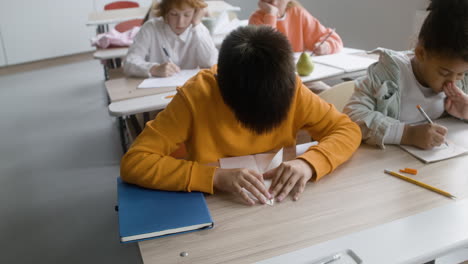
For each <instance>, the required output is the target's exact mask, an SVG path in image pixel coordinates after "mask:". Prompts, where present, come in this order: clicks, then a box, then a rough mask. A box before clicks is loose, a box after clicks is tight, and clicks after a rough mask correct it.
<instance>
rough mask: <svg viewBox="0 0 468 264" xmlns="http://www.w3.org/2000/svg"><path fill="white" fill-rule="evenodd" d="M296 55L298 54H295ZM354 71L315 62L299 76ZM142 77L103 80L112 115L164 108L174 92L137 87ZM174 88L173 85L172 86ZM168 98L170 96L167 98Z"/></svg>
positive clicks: (316, 78)
mask: <svg viewBox="0 0 468 264" xmlns="http://www.w3.org/2000/svg"><path fill="white" fill-rule="evenodd" d="M359 51H361V53H362V52H364V51H362V50H357V49H344V51H343V53H344V54H352V55H356V56H358V55H357V54H358V53H359ZM295 56H296V57H298V54H296V55H295ZM366 68H367V67H364V66H363V67H362V68H360V69H359V71H364V70H365V69H366ZM356 72H358V71H354V72H345V71H344V70H342V69H338V68H334V67H331V66H327V65H323V64H320V63H317V64H316V65H315V70H314V72H312V74H311V75H309V76H304V77H301V79H302V81H303V82H310V81H320V80H325V79H328V78H337V77H345V76H347V75H348V74H355V73H356ZM141 81H143V79H138V78H121V79H115V80H109V81H106V82H105V85H106V89H107V92H108V94H109V97H110V100H111V104H109V113H110V114H111V115H113V116H127V115H133V114H137V113H143V112H146V111H154V110H160V109H164V108H165V107H166V105H167V104H168V103H169V102H170V100H168V98H166V96H168V95H171V94H175V92H173V93H164V94H163V95H158V94H155V93H157V89H137V88H136V87H137V86H138V84H139V83H140V82H141ZM174 90H175V87H174ZM169 99H170V98H169Z"/></svg>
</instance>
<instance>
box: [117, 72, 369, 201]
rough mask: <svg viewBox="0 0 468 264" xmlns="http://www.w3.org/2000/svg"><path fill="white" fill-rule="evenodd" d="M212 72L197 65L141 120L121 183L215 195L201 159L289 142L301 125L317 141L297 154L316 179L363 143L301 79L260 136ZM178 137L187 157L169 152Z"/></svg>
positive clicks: (210, 174)
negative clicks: (278, 117)
mask: <svg viewBox="0 0 468 264" xmlns="http://www.w3.org/2000/svg"><path fill="white" fill-rule="evenodd" d="M214 74H215V70H213V69H210V70H202V71H201V72H200V73H199V74H198V75H196V76H195V77H193V78H192V79H190V80H189V81H188V82H187V83H186V84H185V85H184V86H182V87H180V88H179V89H178V93H177V94H176V96H175V97H174V98H173V100H172V102H171V103H169V105H168V106H167V108H166V109H165V110H164V111H162V112H161V113H159V114H158V116H157V117H156V119H155V120H153V121H150V122H148V123H147V124H146V127H145V129H144V130H143V132H142V133H141V134H140V135H139V136H138V137H137V139H136V140H135V142H134V143H133V145H132V146H131V148H130V149H129V150H128V152H127V153H126V154H125V156H124V157H123V158H122V161H121V167H120V174H121V177H122V179H123V180H124V181H126V182H129V183H134V184H137V185H140V186H143V187H146V188H153V189H161V190H171V191H202V192H206V193H213V192H214V191H213V175H214V172H215V169H216V167H213V166H206V165H203V164H206V163H212V162H217V161H218V159H219V158H223V157H232V156H243V155H249V154H256V153H261V152H267V151H271V150H274V149H279V148H281V147H283V146H292V145H294V144H295V140H296V134H297V132H298V130H299V129H306V130H307V131H308V132H309V133H310V135H311V136H312V138H313V139H314V140H318V141H320V143H319V144H318V145H317V146H313V147H311V148H310V149H309V150H308V151H307V152H306V153H304V154H303V155H302V156H300V158H301V159H304V160H305V161H307V162H308V163H309V164H310V165H311V166H313V168H314V169H315V172H316V179H319V178H320V177H322V176H323V175H325V174H327V173H329V172H331V171H333V170H334V169H335V168H336V167H337V166H338V165H340V164H341V163H343V162H344V161H346V160H347V159H348V158H349V157H351V155H352V153H353V152H354V151H355V150H356V149H357V147H358V146H359V144H360V143H361V131H360V130H359V127H358V126H357V125H356V124H355V123H353V122H352V121H351V120H350V119H349V118H348V116H347V115H345V114H342V113H340V112H339V111H337V110H336V109H335V108H334V107H332V106H331V105H330V104H328V103H326V102H325V101H323V100H321V99H320V98H319V97H318V96H317V95H315V94H314V93H312V92H311V91H310V90H309V89H307V88H306V87H305V86H303V85H302V83H301V79H300V78H299V77H298V78H297V87H296V89H297V90H296V93H295V95H294V97H293V102H292V105H291V109H290V111H289V113H288V115H287V118H286V120H285V121H284V122H283V123H282V124H281V125H280V126H279V127H278V128H276V129H274V130H273V131H271V132H270V133H267V134H262V135H257V134H255V133H253V132H251V131H250V130H248V129H246V128H244V127H243V126H241V125H240V124H239V122H238V121H237V119H236V118H235V116H234V113H233V112H232V111H231V110H230V108H229V107H228V106H227V105H226V104H225V103H224V101H223V99H222V97H221V94H220V91H219V87H218V84H217V82H216V79H215V76H214ZM181 142H185V145H186V147H187V151H188V154H189V157H188V159H187V160H177V159H174V158H172V157H171V156H169V154H170V153H172V152H173V151H174V150H175V149H176V148H177V146H178V144H180V143H181Z"/></svg>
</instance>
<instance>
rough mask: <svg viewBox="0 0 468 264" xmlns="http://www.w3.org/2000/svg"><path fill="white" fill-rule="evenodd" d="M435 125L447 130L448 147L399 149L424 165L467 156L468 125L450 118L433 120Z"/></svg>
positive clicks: (407, 147)
mask: <svg viewBox="0 0 468 264" xmlns="http://www.w3.org/2000/svg"><path fill="white" fill-rule="evenodd" d="M435 123H436V124H439V125H442V126H444V127H446V128H447V130H448V133H447V144H448V146H447V145H441V146H439V147H435V148H433V149H430V150H422V149H419V148H416V147H412V146H403V145H401V146H400V147H401V148H402V149H404V150H406V151H408V152H409V153H410V154H411V155H413V156H415V157H416V158H418V159H420V160H422V161H424V162H425V163H430V162H436V161H440V160H445V159H450V158H453V157H456V156H459V155H464V154H468V123H465V122H463V121H461V120H458V119H455V118H452V117H449V118H443V119H438V120H435Z"/></svg>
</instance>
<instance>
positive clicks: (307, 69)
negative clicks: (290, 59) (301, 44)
mask: <svg viewBox="0 0 468 264" xmlns="http://www.w3.org/2000/svg"><path fill="white" fill-rule="evenodd" d="M296 70H297V73H299V75H300V76H307V75H309V74H311V73H312V72H313V71H314V62H313V61H312V59H311V58H310V56H309V54H308V53H306V52H302V54H301V56H300V57H299V60H298V61H297V64H296Z"/></svg>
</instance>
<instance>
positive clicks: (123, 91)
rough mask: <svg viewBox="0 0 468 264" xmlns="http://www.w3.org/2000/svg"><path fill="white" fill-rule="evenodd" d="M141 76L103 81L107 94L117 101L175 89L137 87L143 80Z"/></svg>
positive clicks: (112, 100)
mask: <svg viewBox="0 0 468 264" xmlns="http://www.w3.org/2000/svg"><path fill="white" fill-rule="evenodd" d="M143 80H144V79H143V78H126V77H124V78H118V79H112V80H109V81H106V82H105V86H106V90H107V94H108V95H109V97H110V99H111V102H117V101H122V100H127V99H131V98H136V97H144V96H147V95H154V94H160V93H165V92H168V91H175V90H176V87H173V88H164V89H163V90H161V89H160V88H145V89H138V88H137V87H138V85H140V83H141V82H142V81H143Z"/></svg>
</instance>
